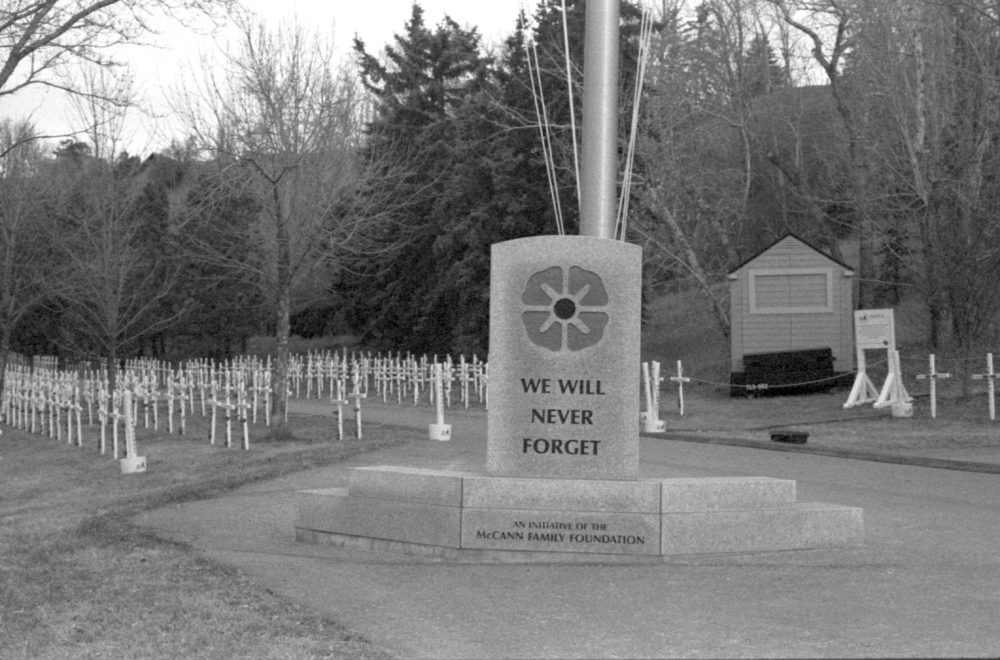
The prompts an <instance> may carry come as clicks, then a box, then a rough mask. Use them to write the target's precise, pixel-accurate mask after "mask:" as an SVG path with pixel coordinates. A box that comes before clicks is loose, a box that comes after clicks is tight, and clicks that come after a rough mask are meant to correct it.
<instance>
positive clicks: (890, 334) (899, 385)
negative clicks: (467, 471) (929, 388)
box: [844, 309, 913, 417]
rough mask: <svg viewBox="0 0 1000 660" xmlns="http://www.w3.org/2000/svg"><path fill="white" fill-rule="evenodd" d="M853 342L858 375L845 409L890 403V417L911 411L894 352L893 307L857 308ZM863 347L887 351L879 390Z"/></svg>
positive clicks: (880, 405) (894, 328) (888, 404)
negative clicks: (885, 367)
mask: <svg viewBox="0 0 1000 660" xmlns="http://www.w3.org/2000/svg"><path fill="white" fill-rule="evenodd" d="M854 343H855V347H856V351H857V363H858V375H857V376H856V377H855V379H854V387H852V388H851V394H850V396H848V397H847V402H846V403H845V404H844V407H845V408H851V407H853V406H859V405H861V404H864V403H873V404H874V407H876V408H883V407H886V406H892V410H893V416H894V417H899V416H907V417H908V416H909V414H912V406H911V405H910V402H911V401H912V400H913V399H912V398H911V397H910V395H909V394H908V393H907V391H906V388H905V387H904V386H903V375H902V370H901V369H900V366H899V353H898V352H897V351H896V321H895V315H894V313H893V310H892V309H859V310H855V312H854ZM866 350H880V351H885V352H886V364H887V365H888V369H887V371H886V377H885V383H883V385H882V389H881V390H877V389H875V385H874V384H873V383H872V381H871V379H870V378H869V377H868V373H867V366H866V362H865V351H866Z"/></svg>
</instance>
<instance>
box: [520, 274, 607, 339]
mask: <svg viewBox="0 0 1000 660" xmlns="http://www.w3.org/2000/svg"><path fill="white" fill-rule="evenodd" d="M521 302H522V303H524V311H523V312H522V313H521V320H522V321H523V322H524V329H525V330H526V331H527V333H528V339H530V340H531V342H532V343H533V344H535V345H537V346H541V347H542V348H547V349H549V350H550V351H555V352H559V351H564V350H570V351H579V350H583V349H584V348H587V347H588V346H593V345H595V344H597V342H599V341H601V338H602V337H603V336H604V328H605V326H607V324H608V315H607V313H606V312H603V311H601V310H602V309H603V308H604V307H605V306H606V305H607V304H608V292H607V291H606V290H605V289H604V283H603V282H601V278H600V277H598V276H597V274H596V273H592V272H590V271H589V270H584V269H582V268H578V267H576V266H570V267H569V268H562V267H560V266H553V267H551V268H547V269H546V270H543V271H541V272H538V273H535V274H534V275H532V276H531V277H530V278H529V279H528V284H527V286H526V287H525V289H524V294H523V295H522V296H521Z"/></svg>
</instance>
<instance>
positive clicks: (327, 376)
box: [289, 352, 488, 408]
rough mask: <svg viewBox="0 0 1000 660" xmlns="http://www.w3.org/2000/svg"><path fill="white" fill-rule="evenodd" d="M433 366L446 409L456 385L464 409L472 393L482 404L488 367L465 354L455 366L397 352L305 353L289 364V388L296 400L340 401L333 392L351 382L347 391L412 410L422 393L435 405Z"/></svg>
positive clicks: (447, 359)
mask: <svg viewBox="0 0 1000 660" xmlns="http://www.w3.org/2000/svg"><path fill="white" fill-rule="evenodd" d="M435 365H441V373H442V376H441V379H442V383H443V396H444V400H445V405H446V406H448V407H451V405H452V400H453V398H454V389H455V387H456V383H457V387H458V393H459V400H460V401H461V403H462V405H463V406H464V407H465V408H468V407H469V405H470V404H471V403H472V402H473V395H475V397H476V400H477V401H478V402H479V403H482V404H486V403H487V399H488V387H487V380H488V374H487V365H486V363H485V362H482V361H480V360H479V358H478V357H477V356H473V358H472V360H471V361H467V360H466V359H465V356H464V355H463V356H460V357H459V359H458V361H457V362H456V361H455V360H454V359H453V358H452V357H451V356H446V357H445V358H444V359H442V360H439V359H438V358H437V356H434V357H433V358H428V357H427V356H426V355H424V356H422V357H420V358H416V357H414V356H413V355H411V354H406V355H405V356H404V355H403V354H402V353H395V354H393V353H388V354H386V355H381V354H375V355H373V354H371V353H351V354H349V355H348V354H347V353H346V352H340V353H337V352H322V353H315V352H313V353H307V354H305V355H302V356H293V358H292V360H291V362H290V364H289V379H290V381H291V383H290V388H289V389H290V394H292V395H293V396H295V397H297V398H299V397H301V396H302V395H303V392H304V394H305V397H306V398H313V397H315V398H317V399H319V398H323V397H324V392H329V396H330V397H331V398H332V397H339V398H342V397H341V395H340V394H338V393H337V391H336V390H337V388H338V387H343V383H344V382H345V381H347V380H350V381H351V392H363V393H365V394H366V395H367V394H369V393H371V394H372V395H373V396H374V397H377V398H379V399H381V401H382V402H383V403H386V402H388V401H389V400H390V399H391V398H394V399H395V400H396V403H397V404H402V403H403V401H404V400H405V401H407V402H412V404H413V405H414V406H416V405H418V404H419V403H420V401H421V399H422V397H423V395H424V393H425V392H427V396H428V400H429V401H430V402H431V403H434V402H435V396H436V395H435V392H436V390H435V387H434V382H435V368H436V367H435Z"/></svg>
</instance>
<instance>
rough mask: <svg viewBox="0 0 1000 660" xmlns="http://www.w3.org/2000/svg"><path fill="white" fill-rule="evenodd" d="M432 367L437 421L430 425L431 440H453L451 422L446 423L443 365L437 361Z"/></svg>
mask: <svg viewBox="0 0 1000 660" xmlns="http://www.w3.org/2000/svg"><path fill="white" fill-rule="evenodd" d="M432 369H433V374H434V404H435V409H436V413H437V415H436V419H437V422H436V423H435V424H430V425H428V427H427V434H428V436H429V437H430V439H431V440H451V424H445V423H444V392H443V388H442V383H441V378H442V375H441V372H442V371H443V369H442V365H440V364H438V363H437V362H435V363H434V365H433V367H432Z"/></svg>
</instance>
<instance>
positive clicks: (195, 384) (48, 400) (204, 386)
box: [0, 358, 271, 458]
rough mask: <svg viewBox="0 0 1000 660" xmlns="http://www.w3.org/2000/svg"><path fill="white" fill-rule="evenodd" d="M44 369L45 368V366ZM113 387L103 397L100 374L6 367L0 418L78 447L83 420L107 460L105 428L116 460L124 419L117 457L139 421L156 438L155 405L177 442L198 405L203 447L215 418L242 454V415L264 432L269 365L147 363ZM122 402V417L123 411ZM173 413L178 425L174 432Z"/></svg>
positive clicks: (135, 365) (122, 374)
mask: <svg viewBox="0 0 1000 660" xmlns="http://www.w3.org/2000/svg"><path fill="white" fill-rule="evenodd" d="M46 364H47V363H46ZM117 381H118V383H119V387H118V388H117V389H116V391H115V392H110V391H109V389H110V388H109V384H108V378H107V374H106V373H105V372H104V371H103V370H86V371H76V370H73V371H58V370H56V369H52V368H49V367H46V368H28V367H24V366H17V365H10V366H8V368H7V378H6V387H5V390H4V397H3V401H2V402H0V415H2V418H3V419H4V420H6V421H7V423H8V424H10V425H12V426H15V427H17V428H21V429H23V430H25V431H28V432H30V433H46V432H48V433H49V435H51V436H53V437H55V438H57V439H59V440H61V439H62V438H63V435H64V433H65V437H66V438H67V442H68V443H70V444H76V445H78V446H79V445H82V443H83V437H82V429H83V426H84V420H83V412H84V411H86V424H88V425H93V424H94V423H95V412H96V416H97V422H98V423H99V424H100V433H99V438H98V450H99V451H100V453H101V454H105V453H106V452H107V445H108V441H107V439H108V438H107V436H108V427H109V425H110V427H111V428H110V430H111V436H112V437H111V447H112V457H113V458H117V457H118V454H119V433H118V431H119V426H120V423H124V421H125V420H126V419H128V420H129V422H130V424H129V425H127V426H126V428H125V440H126V445H125V447H124V448H125V451H126V452H129V451H130V450H129V449H128V448H127V447H128V443H129V441H130V439H131V441H132V442H133V443H134V427H135V425H136V424H138V423H139V422H140V421H141V422H142V423H143V424H144V426H145V427H146V428H148V427H149V426H150V423H152V426H153V429H154V430H159V424H160V405H159V404H160V403H161V402H166V404H167V410H166V413H167V415H166V416H167V430H168V432H170V433H173V432H174V431H175V428H176V430H177V432H178V433H180V434H184V433H185V432H186V421H187V417H188V416H189V415H190V414H193V413H194V412H195V411H196V409H197V402H198V401H199V400H200V410H201V414H202V416H209V415H210V416H211V418H212V423H211V428H210V431H209V442H210V443H212V444H214V443H215V441H216V425H217V422H216V418H217V410H220V409H221V410H222V411H223V416H224V419H225V434H226V435H225V446H226V447H231V446H232V445H233V428H232V427H233V421H234V418H235V420H236V422H237V423H238V424H240V425H241V427H242V428H241V430H242V437H243V442H242V446H243V448H244V449H249V431H248V428H247V425H248V423H249V418H248V417H249V414H250V412H251V411H252V417H253V422H254V423H256V422H257V418H258V411H259V410H260V409H263V411H264V413H263V415H264V417H265V419H266V421H267V423H268V424H270V403H271V401H270V397H271V394H270V382H271V378H270V365H269V364H268V363H266V362H262V361H260V360H257V359H250V358H242V359H240V360H234V361H230V362H227V363H223V364H215V363H213V362H208V361H204V360H202V361H190V362H188V363H185V364H184V365H182V366H180V367H178V368H172V367H171V366H169V365H167V364H165V363H159V362H156V361H152V360H133V361H129V362H127V363H126V365H125V368H124V369H121V370H119V372H118V374H117ZM126 400H128V403H129V405H128V410H126ZM175 412H176V413H178V422H179V425H178V426H176V427H175V424H174V418H175Z"/></svg>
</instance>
